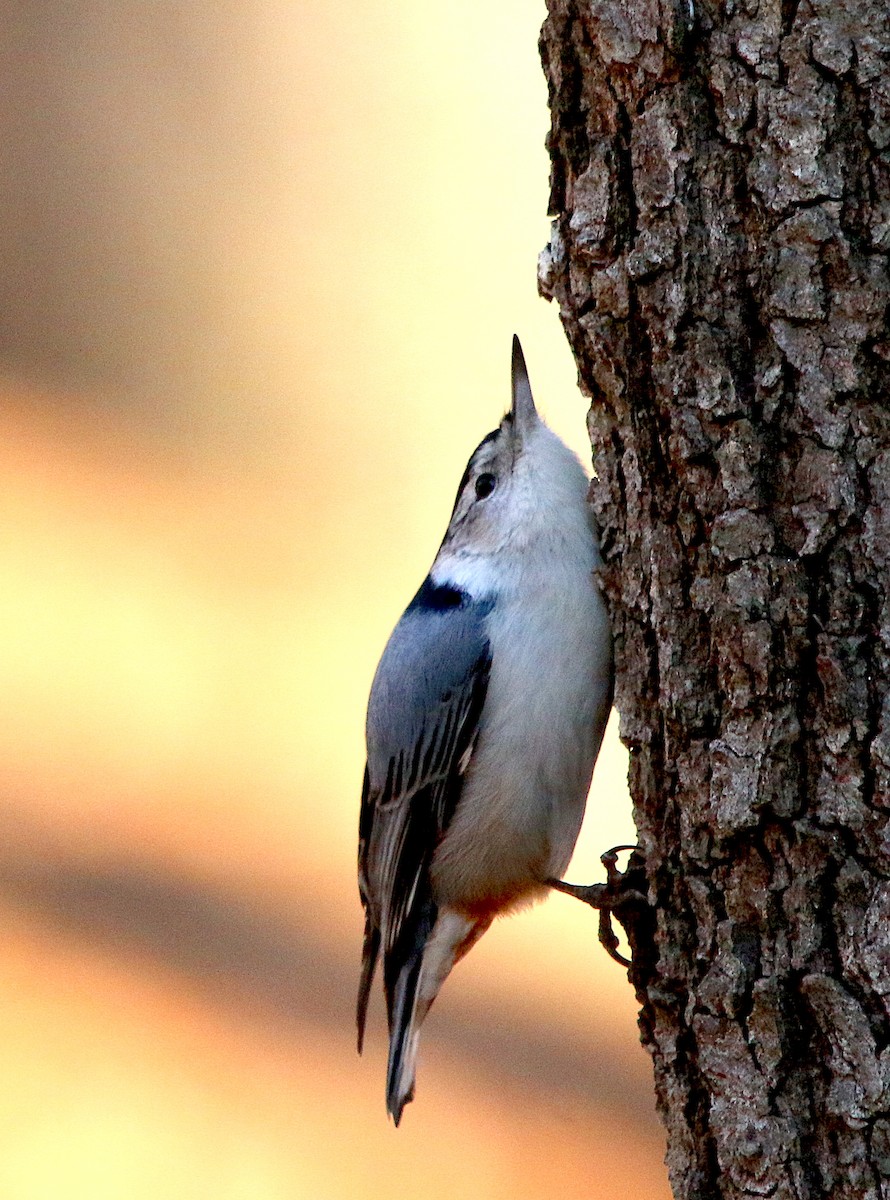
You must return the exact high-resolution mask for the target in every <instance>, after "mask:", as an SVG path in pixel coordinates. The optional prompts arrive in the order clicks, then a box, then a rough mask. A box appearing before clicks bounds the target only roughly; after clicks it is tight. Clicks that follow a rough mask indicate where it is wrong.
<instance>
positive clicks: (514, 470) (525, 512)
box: [433, 337, 587, 590]
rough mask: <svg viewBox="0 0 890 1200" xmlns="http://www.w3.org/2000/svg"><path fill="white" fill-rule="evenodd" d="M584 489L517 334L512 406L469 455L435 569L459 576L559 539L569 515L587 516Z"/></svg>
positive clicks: (577, 465)
mask: <svg viewBox="0 0 890 1200" xmlns="http://www.w3.org/2000/svg"><path fill="white" fill-rule="evenodd" d="M586 489H587V477H586V475H585V473H584V470H583V468H582V466H581V464H580V463H579V461H578V459H577V457H576V456H575V455H574V454H573V453H572V451H571V450H569V448H568V447H567V446H566V445H564V443H563V442H562V441H560V439H559V438H558V437H557V436H556V434H555V433H553V432H552V430H550V429H548V427H547V426H546V425H545V424H544V422H543V421H542V420H541V418H540V416H539V415H538V412H537V409H536V408H535V402H534V399H533V397H532V390H531V385H530V384H529V379H528V371H527V370H526V366H525V358H524V356H523V353H522V347H521V346H520V344H519V339H518V338H517V337H514V338H513V366H512V404H511V406H510V411H509V412H508V413H507V414H506V415H505V416H504V418H503V420H502V421H501V423H500V425H499V426H498V427H497V429H495V430H493V431H492V432H491V433H489V434H488V435H487V436H486V437H484V438H483V439H482V441H481V442H480V443H479V445H478V446H477V447H476V449H475V450H474V451H473V453H472V455H471V456H470V461H469V462H468V463H467V468H466V470H465V471H464V475H463V479H462V480H461V482H460V486H459V488H458V491H457V498H456V500H455V502H454V509H453V511H452V514H451V520H450V522H449V524H448V530H447V532H446V534H445V537H444V539H443V542H442V546H441V548H440V550H439V555H438V557H437V559H436V564H435V566H434V569H433V574H434V576H439V577H443V578H448V577H450V578H451V579H452V580H454V581H455V582H458V580H459V577H460V576H463V575H465V574H466V568H467V566H468V565H469V563H470V562H471V561H472V562H475V563H477V564H478V566H479V568H480V571H481V574H482V575H487V573H488V572H487V570H485V569H484V568H483V567H482V563H483V561H484V560H492V559H498V560H500V561H503V560H504V559H505V557H508V556H510V555H511V554H514V553H517V554H521V553H523V552H525V551H526V550H527V548H528V547H530V546H533V545H536V544H538V545H540V544H541V540H542V539H547V538H548V537H550V538H552V539H553V540H554V542H558V541H559V533H560V530H561V528H562V527H564V526H565V524H566V521H567V520H568V521H571V522H573V523H577V520H578V515H579V513H580V514H581V519H582V520H583V521H586V519H587V514H586V499H585V497H586ZM461 565H462V566H463V569H462V566H461ZM477 573H479V572H473V574H474V575H475V574H477ZM471 590H476V589H471Z"/></svg>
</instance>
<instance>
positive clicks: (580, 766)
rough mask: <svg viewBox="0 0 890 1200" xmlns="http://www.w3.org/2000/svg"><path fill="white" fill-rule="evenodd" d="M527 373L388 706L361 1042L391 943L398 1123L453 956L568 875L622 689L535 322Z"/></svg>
mask: <svg viewBox="0 0 890 1200" xmlns="http://www.w3.org/2000/svg"><path fill="white" fill-rule="evenodd" d="M511 375H512V389H511V390H512V402H511V406H510V409H509V411H508V412H507V413H506V415H505V416H504V418H503V419H502V420H501V422H500V424H499V425H498V427H497V428H496V429H495V430H493V431H492V432H491V433H489V434H488V435H487V436H486V437H484V438H483V439H482V441H481V442H480V443H479V445H478V446H477V447H476V449H475V450H474V451H473V453H472V455H471V456H470V459H469V462H468V463H467V467H466V470H465V471H464V474H463V478H462V479H461V481H460V486H459V487H458V491H457V497H456V500H455V503H454V508H453V510H452V513H451V519H450V521H449V524H448V528H447V530H446V533H445V536H444V538H443V540H442V543H441V546H440V547H439V551H438V553H437V555H436V557H435V560H434V562H433V564H432V567H431V568H430V570H429V573H428V574H427V576H426V578H425V579H424V581H423V583H422V584H421V586H420V588H419V589H418V591H417V593H416V594H415V596H414V598H413V599H412V600H411V603H410V604H409V605H408V607H407V609H406V610H405V612H404V614H403V616H402V617H401V619H400V621H399V622H398V624H397V625H396V627H395V629H394V631H393V633H392V634H391V636H390V638H389V640H388V642H387V644H386V647H385V649H384V652H383V655H382V657H381V659H380V662H379V665H378V667H377V670H376V672H375V675H374V679H373V683H372V685H371V692H370V698H369V701H368V710H367V721H366V741H367V763H366V767H365V773H364V782H363V787H362V798H361V811H360V818H359V853H358V860H359V861H358V876H359V894H360V897H361V901H362V905H363V908H364V916H365V928H364V941H363V948H362V969H361V978H360V983H359V990H358V1002H357V1012H356V1018H357V1027H358V1050H359V1053H361V1052H362V1047H363V1043H364V1035H365V1019H366V1013H367V1009H368V1003H369V997H370V994H371V990H372V985H373V979H374V974H375V969H376V965H377V962H378V959H379V958H380V956H381V954H382V959H383V964H382V969H383V989H384V994H385V999H386V1010H387V1018H388V1028H389V1056H388V1062H387V1077H386V1107H387V1111H388V1113H389V1115H390V1117H391V1118H392V1119H393V1121H394V1123H395V1124H396V1125H397V1126H398V1124H399V1122H400V1120H401V1117H402V1111H403V1109H404V1107H405V1105H406V1104H407V1103H408V1102H409V1101H410V1100H412V1099H413V1098H414V1090H415V1075H416V1060H417V1047H418V1039H419V1033H420V1027H421V1024H422V1022H423V1020H424V1018H425V1017H426V1015H427V1013H428V1012H429V1009H430V1006H431V1005H432V1003H433V1001H434V1000H435V998H436V996H437V994H438V992H439V990H440V988H441V987H442V985H443V983H444V982H445V980H446V978H447V976H448V975H449V973H450V971H451V969H452V968H453V967H454V965H455V963H457V962H458V961H459V960H460V959H461V958H463V956H464V955H465V954H466V953H467V952H468V951H469V950H470V949H471V947H472V946H473V945H474V944H475V943H476V942H477V941H478V940H479V938H480V937H481V936H482V935H483V934H484V933H485V931H486V930H487V929H488V928H489V926H490V925H491V923H492V921H493V920H494V918H495V917H496V916H499V915H502V914H505V913H508V912H511V911H514V910H516V909H518V908H522V907H524V906H525V905H528V904H530V903H532V902H534V901H536V900H539V899H543V898H544V897H545V896H546V895H547V893H548V890H549V887H550V886H551V884H552V883H553V881H555V880H558V879H560V878H561V876H562V875H563V874H564V872H565V870H566V868H567V866H568V863H569V860H570V858H571V855H572V851H573V849H574V846H575V841H576V839H577V836H578V831H579V829H580V827H581V821H582V818H583V815H584V808H585V803H586V798H587V793H588V790H589V788H590V781H591V776H592V773H593V767H594V763H595V761H596V757H597V754H598V753H599V748H600V744H601V742H602V738H603V733H604V731H605V727H606V722H607V720H608V715H609V711H610V708H611V704H612V693H613V656H612V638H611V633H610V627H609V617H608V611H607V608H606V604H605V601H604V599H603V595H602V592H601V589H600V586H599V578H598V570H599V568H600V567H601V565H602V560H601V556H600V548H599V540H598V533H597V529H596V525H595V522H594V520H593V516H592V513H591V511H590V506H589V503H588V500H587V492H588V486H589V480H588V478H587V474H586V472H585V470H584V468H583V467H582V465H581V463H580V461H579V459H578V458H577V456H576V455H575V454H574V453H573V452H572V451H571V450H570V449H569V448H568V447H567V446H566V445H565V444H564V443H563V442H562V441H561V440H560V438H559V437H558V436H557V435H556V434H555V433H553V431H552V430H551V429H549V427H548V426H547V425H546V424H545V423H544V421H543V420H542V419H541V417H540V416H539V415H538V412H537V409H536V407H535V402H534V399H533V397H532V390H531V385H530V383H529V377H528V371H527V369H526V365H525V358H524V356H523V353H522V347H521V345H520V342H519V339H518V338H517V337H515V336H514V338H513V351H512V372H511Z"/></svg>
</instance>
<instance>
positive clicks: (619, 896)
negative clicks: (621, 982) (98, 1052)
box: [547, 846, 651, 968]
mask: <svg viewBox="0 0 890 1200" xmlns="http://www.w3.org/2000/svg"><path fill="white" fill-rule="evenodd" d="M623 850H630V851H631V852H632V853H631V856H630V859H629V860H628V864H627V870H626V871H624V872H621V871H619V870H618V855H619V854H620V853H621V852H622V851H623ZM600 862H601V863H602V864H603V866H604V867H605V868H606V882H605V883H590V884H581V883H566V882H564V881H563V880H561V879H548V880H547V883H548V884H549V885H550V887H552V888H555V889H556V890H557V891H558V892H565V893H566V895H569V896H575V897H577V899H579V900H583V901H584V903H585V904H589V905H590V906H591V908H596V909H598V910H599V914H600V917H599V940H600V944H601V945H602V946H603V948H604V949H605V951H606V953H607V954H608V955H609V957H610V958H614V960H615V961H616V962H618V963H621V965H622V966H623V967H631V968H632V967H633V966H634V964H633V962H631V960H630V959H628V958H625V957H624V955H623V954H621V953H619V950H618V945H619V942H618V937H617V935H616V933H615V931H614V929H613V928H612V915H613V914H614V915H615V916H616V917H617V918H618V920H619V921H620V922H621V924H622V925H623V926H624V927H625V930H626V932H627V934H628V939H629V941H630V944H631V948H632V950H633V949H635V946H636V942H637V940H638V939H637V936H636V934H637V932H638V931H639V928H640V923H641V919H645V917H644V914H645V915H646V916H651V914H650V909H649V901H648V899H647V898H646V891H647V884H646V873H645V859H644V858H643V855H642V853H641V852H640V848H639V846H613V847H612V849H611V850H607V851H606V853H605V854H603V855H601V857H600ZM650 923H651V921H650Z"/></svg>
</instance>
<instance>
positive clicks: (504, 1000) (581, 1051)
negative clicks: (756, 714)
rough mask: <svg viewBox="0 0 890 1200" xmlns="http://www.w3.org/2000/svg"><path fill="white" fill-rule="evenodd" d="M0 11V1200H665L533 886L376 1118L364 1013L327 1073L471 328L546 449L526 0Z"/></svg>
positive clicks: (558, 360) (621, 766)
mask: <svg viewBox="0 0 890 1200" xmlns="http://www.w3.org/2000/svg"><path fill="white" fill-rule="evenodd" d="M0 13H2V29H3V32H2V38H0V189H2V195H0V578H2V584H0V685H2V694H3V704H2V710H0V711H2V718H0V820H2V829H3V834H2V839H0V1082H2V1086H0V1200H50V1198H52V1200H59V1198H63V1197H64V1198H68V1197H71V1198H80V1197H84V1198H87V1197H88V1198H89V1200H106V1198H108V1200H112V1198H114V1200H117V1198H119V1197H126V1198H127V1200H141V1198H142V1197H146V1198H148V1197H151V1198H152V1200H156V1198H158V1197H163V1198H164V1200H204V1198H207V1200H210V1198H213V1200H293V1198H302V1197H306V1198H308V1200H328V1198H330V1200H345V1198H347V1197H348V1198H350V1200H354V1198H355V1197H362V1198H367V1200H374V1198H375V1197H390V1196H393V1195H398V1196H403V1197H413V1196H416V1197H421V1196H422V1197H424V1198H432V1200H435V1198H437V1197H443V1198H444V1197H449V1198H455V1197H457V1198H458V1200H462V1198H465V1197H466V1198H468V1200H475V1198H478V1200H501V1198H504V1200H507V1198H508V1197H509V1198H510V1200H523V1198H525V1197H528V1198H531V1197H540V1196H545V1195H551V1194H554V1193H557V1192H558V1193H559V1194H564V1195H569V1194H572V1193H575V1194H583V1195H591V1196H593V1195H595V1196H597V1197H599V1198H600V1200H610V1198H611V1197H621V1200H629V1198H633V1197H640V1198H645V1200H664V1198H666V1197H667V1196H668V1189H667V1185H666V1183H665V1181H664V1171H663V1167H662V1165H661V1159H662V1150H663V1147H662V1138H661V1134H660V1129H659V1127H658V1124H657V1121H656V1118H655V1115H654V1112H653V1105H652V1098H651V1082H650V1070H649V1064H648V1061H647V1059H646V1057H645V1055H644V1054H643V1052H642V1051H641V1050H640V1048H639V1045H638V1042H637V1036H636V1029H635V1009H634V1004H633V1000H632V996H631V994H630V990H629V987H628V985H627V983H626V980H625V978H624V973H623V972H622V970H621V969H620V968H619V967H618V966H616V965H615V964H613V963H611V962H610V961H609V960H608V959H607V958H606V957H605V955H604V954H603V952H602V951H601V950H600V949H599V948H598V946H597V944H596V917H595V914H593V913H592V912H590V911H589V910H587V909H585V908H583V906H581V905H579V904H577V903H576V902H574V901H572V900H571V899H568V898H566V897H562V896H554V897H553V898H551V899H550V900H549V901H548V903H547V904H546V905H544V906H542V907H540V908H539V909H537V910H535V911H534V912H530V913H526V914H523V915H521V916H519V917H516V918H514V919H512V920H509V921H505V922H502V923H501V924H500V925H499V926H496V927H495V928H494V929H493V930H492V931H491V932H490V933H489V934H488V935H487V936H486V938H485V939H484V940H483V941H482V943H480V945H479V946H478V947H477V948H476V949H475V950H474V951H473V953H472V955H470V957H469V958H468V959H467V960H466V962H465V963H464V964H462V965H461V966H460V968H459V969H458V970H457V972H456V973H455V975H454V976H453V977H452V979H451V980H450V982H449V984H448V987H447V988H446V989H445V992H444V994H443V995H442V997H441V998H440V1000H439V1002H438V1003H437V1006H436V1008H435V1010H434V1011H433V1013H432V1014H431V1017H430V1019H429V1021H428V1022H427V1026H426V1030H425V1038H424V1044H423V1047H422V1052H421V1071H420V1081H419V1088H418V1100H417V1102H416V1103H415V1104H414V1105H412V1106H411V1107H410V1108H409V1109H408V1110H407V1111H406V1114H405V1119H404V1121H403V1123H402V1127H401V1128H400V1129H399V1130H398V1131H397V1132H396V1131H395V1130H394V1129H393V1127H392V1126H391V1125H390V1124H389V1123H388V1122H387V1120H386V1117H385V1113H384V1103H383V1081H384V1067H385V1037H384V1030H383V1022H382V1015H381V1011H380V1010H381V1007H382V1006H381V1004H380V1001H379V1000H378V1001H377V1002H376V1006H375V1014H374V1019H373V1021H372V1024H371V1028H370V1033H369V1037H368V1044H367V1049H366V1052H365V1056H364V1059H359V1058H358V1057H357V1056H356V1054H355V1049H354V1026H353V1002H354V993H355V985H356V980H357V969H358V956H359V941H360V929H361V917H360V910H359V904H358V898H357V893H356V887H355V879H354V868H355V827H356V817H357V806H358V795H359V785H360V778H361V771H362V765H363V758H362V725H363V719H364V705H365V699H366V696H367V691H368V687H369V684H370V680H371V676H372V674H373V670H374V666H375V664H376V661H377V658H378V656H379V653H380V651H381V649H382V646H383V644H384V642H385V639H386V637H387V636H388V633H389V630H390V628H391V626H392V625H393V623H394V622H395V620H396V619H397V617H398V615H399V613H400V611H401V608H402V607H403V605H404V603H405V602H406V600H407V599H408V598H409V597H410V595H411V594H412V592H413V590H414V589H415V588H416V586H417V584H418V583H419V581H420V579H421V578H422V576H423V574H424V573H425V571H426V569H427V567H428V565H429V562H430V560H431V558H432V556H433V554H434V552H435V549H436V547H437V545H438V540H439V538H440V536H441V533H442V530H443V529H444V525H445V523H446V521H447V518H448V514H449V512H450V507H451V502H452V498H453V493H454V489H455V487H456V484H457V480H458V478H459V476H460V473H461V471H462V469H463V465H464V462H465V460H466V458H467V456H468V454H469V452H470V450H471V449H472V448H473V446H474V445H475V444H476V442H477V441H478V439H479V438H480V437H481V436H482V435H483V434H484V433H485V432H487V430H488V429H490V428H491V427H492V426H493V425H494V424H495V423H496V422H497V420H498V419H499V417H500V415H501V413H502V411H503V410H504V408H505V407H506V405H507V403H508V366H509V352H510V337H511V335H512V333H513V332H514V330H515V331H516V332H518V333H519V334H520V335H521V337H522V339H523V342H524V345H525V350H526V355H527V358H528V362H529V365H530V370H531V374H532V379H533V384H534V386H535V390H536V393H537V396H538V400H539V405H540V407H541V408H542V409H543V410H544V411H545V412H546V413H547V414H548V415H549V417H550V419H551V422H552V424H553V425H554V426H555V427H556V428H557V429H558V431H559V432H560V433H561V434H562V435H563V436H564V437H565V438H566V439H567V440H568V441H570V443H571V444H573V445H574V446H575V447H576V448H577V449H578V451H579V453H580V454H581V455H582V456H583V457H584V458H585V461H587V460H588V459H589V451H588V449H587V446H586V439H585V429H584V414H585V403H584V401H583V399H582V398H581V396H580V395H579V393H578V391H577V387H576V383H575V373H574V368H573V364H572V361H571V357H570V354H569V351H568V349H567V346H566V344H565V341H564V338H563V335H562V332H561V329H560V326H559V320H558V315H557V313H556V312H555V311H553V310H552V309H551V308H549V307H548V306H547V305H546V304H545V303H544V302H543V301H542V300H540V299H539V298H538V297H537V294H536V286H535V258H536V255H537V252H538V251H539V250H540V248H541V247H542V246H543V245H544V244H545V242H546V240H547V234H548V224H547V219H546V216H545V213H546V204H547V171H548V164H547V157H546V154H545V151H544V137H545V133H546V129H547V124H548V115H547V109H546V89H545V85H544V81H543V77H542V75H541V71H540V67H539V63H538V58H537V48H536V42H537V34H538V29H539V27H540V24H541V21H542V19H543V16H544V9H543V4H542V3H539V2H537V0H535V2H532V0H455V2H453V3H451V4H448V5H426V4H418V3H416V0H383V2H381V3H377V4H374V5H369V4H364V3H358V2H357V0H338V3H335V4H327V3H324V2H323V0H296V2H294V0H291V2H289V3H285V2H284V0H213V2H212V3H211V2H209V0H190V2H189V3H187V4H182V3H181V2H178V0H177V2H173V0H157V2H155V3H152V4H139V3H134V2H131V0H67V2H66V3H61V2H59V0H4V2H2V3H0ZM625 775H626V762H625V758H624V754H623V751H622V750H621V748H620V746H619V744H618V742H617V738H616V737H615V734H614V729H613V730H612V731H611V733H610V737H609V741H608V744H607V747H606V749H605V750H604V752H603V755H602V756H601V760H600V763H599V765H598V767H597V772H596V776H595V780H594V788H593V799H592V803H591V806H590V815H589V820H588V822H587V824H586V825H585V830H584V833H583V836H582V840H581V844H580V846H579V851H578V854H577V855H576V860H575V863H574V864H573V867H572V870H571V872H570V877H571V878H577V879H584V880H589V879H593V878H601V873H600V868H599V866H598V862H597V857H598V854H599V852H600V851H601V850H604V849H606V848H607V847H608V846H611V845H613V844H615V843H618V842H625V841H628V840H632V838H633V829H632V824H631V820H630V813H629V802H628V799H627V795H626V791H625V784H624V776H625Z"/></svg>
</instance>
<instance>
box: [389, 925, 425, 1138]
mask: <svg viewBox="0 0 890 1200" xmlns="http://www.w3.org/2000/svg"><path fill="white" fill-rule="evenodd" d="M422 965H423V950H422V949H419V950H418V951H416V952H415V953H414V954H413V955H412V956H411V958H410V959H409V960H408V962H406V963H405V964H404V965H403V967H402V969H401V970H400V971H399V974H398V977H397V979H396V981H395V986H394V987H393V989H392V1000H391V1004H390V1033H389V1062H388V1064H387V1068H386V1111H387V1112H388V1113H389V1114H390V1116H391V1117H392V1119H393V1121H394V1122H395V1124H396V1125H398V1123H399V1121H400V1120H401V1119H402V1109H403V1108H404V1107H405V1105H406V1104H408V1103H409V1101H411V1100H413V1099H414V1077H415V1073H416V1070H417V1043H418V1040H419V1038H420V1027H419V1026H420V1020H421V1019H422V1016H421V1014H420V1013H418V1011H417V987H418V983H419V982H420V970H421V966H422Z"/></svg>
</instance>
